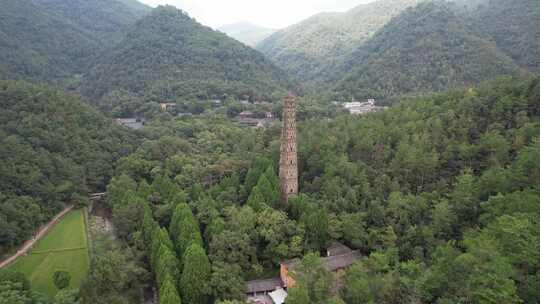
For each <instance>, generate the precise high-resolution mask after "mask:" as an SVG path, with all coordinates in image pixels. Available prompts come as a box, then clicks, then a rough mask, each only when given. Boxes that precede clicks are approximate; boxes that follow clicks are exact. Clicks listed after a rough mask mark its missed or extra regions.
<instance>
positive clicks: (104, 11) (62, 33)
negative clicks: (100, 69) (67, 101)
mask: <svg viewBox="0 0 540 304" xmlns="http://www.w3.org/2000/svg"><path fill="white" fill-rule="evenodd" d="M125 3H130V4H129V5H126V4H125ZM0 7H1V8H2V9H1V10H0V78H2V79H24V80H28V81H33V82H49V83H55V84H63V82H65V81H68V79H69V78H71V77H73V75H76V74H81V73H83V72H85V68H86V67H87V66H88V64H89V62H91V61H92V60H91V59H92V58H94V57H96V56H98V54H100V52H101V50H102V48H103V45H104V44H106V43H109V42H110V41H111V40H112V39H114V35H116V34H117V33H119V32H120V31H122V30H123V29H124V27H125V26H127V25H129V24H131V23H133V22H134V21H135V20H136V19H138V18H139V17H141V16H142V15H143V14H144V13H145V11H146V10H148V9H149V8H147V7H146V6H144V5H142V4H137V2H136V1H131V0H130V1H124V2H119V1H117V0H94V1H82V0H75V1H61V0H17V1H12V0H1V1H0Z"/></svg>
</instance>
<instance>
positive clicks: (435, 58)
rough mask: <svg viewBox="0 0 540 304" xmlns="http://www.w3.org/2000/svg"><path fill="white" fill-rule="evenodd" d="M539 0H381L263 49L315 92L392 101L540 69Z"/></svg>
mask: <svg viewBox="0 0 540 304" xmlns="http://www.w3.org/2000/svg"><path fill="white" fill-rule="evenodd" d="M538 10H539V5H538V2H537V1H534V0H533V1H520V2H519V4H518V5H514V4H513V3H512V2H511V1H505V0H496V1H487V0H478V1H460V0H454V1H388V0H381V1H375V2H373V3H371V4H366V5H362V6H359V7H358V8H356V9H353V10H351V11H349V12H347V13H328V14H320V15H317V16H314V17H312V18H309V19H307V20H305V21H303V22H301V23H299V24H297V25H294V26H291V27H289V28H287V29H285V30H281V31H278V32H277V33H275V34H274V35H272V36H271V37H269V38H267V39H266V40H265V41H263V42H262V43H261V44H259V46H258V49H259V50H261V51H262V52H263V53H264V54H266V55H267V56H269V57H270V58H272V59H273V60H274V62H276V64H277V65H278V66H280V67H282V68H283V69H285V70H287V71H288V72H290V73H291V74H293V75H296V76H297V77H298V78H299V79H301V80H302V83H303V84H304V85H305V86H306V87H307V88H308V89H310V90H314V91H318V92H319V94H323V93H325V92H327V91H334V93H335V96H336V98H344V99H350V98H351V96H355V97H357V98H366V97H379V98H388V97H392V96H398V95H402V94H409V93H412V92H413V93H416V94H417V93H419V91H426V92H429V91H433V90H437V91H440V90H445V89H448V88H455V87H460V86H470V85H473V84H476V83H478V82H480V81H482V80H486V79H491V78H493V77H494V76H497V75H501V74H512V73H515V72H518V71H520V68H521V71H520V72H537V71H538V67H537V66H538V59H537V58H538V57H539V54H538V49H539V48H538V47H536V44H537V41H539V40H540V39H539V38H540V32H539V31H538V28H540V24H539V23H538V20H540V18H538Z"/></svg>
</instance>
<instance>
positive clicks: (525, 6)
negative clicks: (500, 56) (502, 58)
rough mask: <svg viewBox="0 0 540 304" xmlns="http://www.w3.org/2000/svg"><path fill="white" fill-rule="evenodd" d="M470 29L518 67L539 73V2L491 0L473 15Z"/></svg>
mask: <svg viewBox="0 0 540 304" xmlns="http://www.w3.org/2000/svg"><path fill="white" fill-rule="evenodd" d="M473 20H474V21H473V23H472V26H473V28H476V29H478V30H479V32H480V33H481V34H483V35H484V36H485V37H486V38H488V39H491V40H492V41H494V42H495V43H496V44H497V47H498V48H499V49H501V50H502V51H503V52H505V53H506V54H507V55H508V56H510V57H512V58H513V59H514V60H515V61H516V62H517V63H518V64H519V65H520V66H521V67H523V68H526V69H529V70H531V71H534V72H540V2H539V1H536V0H520V1H505V0H491V1H489V4H488V5H487V4H486V5H483V6H481V7H480V8H479V9H478V10H477V11H476V12H475V13H473Z"/></svg>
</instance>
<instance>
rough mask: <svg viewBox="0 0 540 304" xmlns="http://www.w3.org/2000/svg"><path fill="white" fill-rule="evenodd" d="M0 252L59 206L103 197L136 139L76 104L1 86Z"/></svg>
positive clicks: (35, 89)
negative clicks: (93, 194)
mask: <svg viewBox="0 0 540 304" xmlns="http://www.w3.org/2000/svg"><path fill="white" fill-rule="evenodd" d="M0 106H1V109H2V110H1V111H0V159H1V163H2V166H1V167H0V253H2V254H3V253H5V251H6V250H7V249H10V248H11V247H12V246H15V245H18V244H19V243H20V242H21V241H23V240H25V239H27V238H28V237H29V236H30V235H31V234H32V232H33V231H34V229H35V228H37V227H38V225H39V224H41V223H43V222H44V221H46V220H48V219H49V218H50V217H52V216H53V215H54V214H55V213H56V212H58V211H59V210H60V209H61V208H62V207H63V205H64V204H65V203H75V204H78V203H80V204H84V203H85V202H86V200H87V194H88V193H89V192H94V191H99V190H101V191H103V190H104V188H105V186H106V184H107V183H108V181H109V179H110V177H111V176H112V175H113V171H114V166H115V163H116V160H117V159H119V158H120V157H122V156H125V155H126V154H128V153H130V151H131V150H132V147H133V145H134V144H135V142H136V138H135V137H134V136H133V135H132V134H129V133H128V132H127V131H125V130H122V129H120V127H117V126H116V125H114V124H113V122H112V120H111V119H109V118H106V117H105V116H104V115H103V114H101V113H99V112H98V111H96V110H94V109H92V108H91V107H90V106H88V105H86V104H84V103H83V102H82V101H80V100H79V99H78V98H76V97H73V96H69V95H65V94H64V93H62V92H60V91H57V90H52V89H49V88H46V87H42V86H33V85H30V84H27V83H25V82H15V81H1V82H0Z"/></svg>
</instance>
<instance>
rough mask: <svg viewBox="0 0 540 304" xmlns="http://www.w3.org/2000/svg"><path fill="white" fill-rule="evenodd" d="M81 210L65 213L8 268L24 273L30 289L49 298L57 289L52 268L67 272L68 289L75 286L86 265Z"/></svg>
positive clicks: (86, 251)
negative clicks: (27, 251) (31, 247)
mask: <svg viewBox="0 0 540 304" xmlns="http://www.w3.org/2000/svg"><path fill="white" fill-rule="evenodd" d="M83 216H84V215H83V212H82V211H81V210H75V211H71V212H70V213H68V214H67V215H66V216H64V218H62V219H61V220H60V222H59V223H57V224H56V225H55V226H54V227H53V228H52V229H51V230H50V231H49V232H48V233H47V235H46V236H45V237H43V239H41V240H40V241H39V242H38V243H37V244H36V246H34V248H33V249H32V250H31V251H30V252H29V254H28V255H27V256H24V257H21V258H19V259H18V260H17V261H16V262H15V263H14V264H13V266H11V267H10V268H11V269H12V270H14V271H20V272H22V273H24V274H25V275H26V276H27V278H28V279H29V280H30V283H31V285H32V289H33V290H35V291H39V292H42V293H45V294H47V295H49V296H50V297H53V296H54V295H55V294H56V293H57V292H58V289H57V288H56V287H55V286H54V283H53V279H52V277H53V274H54V272H55V271H58V270H63V271H67V272H69V274H70V275H71V282H70V286H69V287H68V288H78V287H79V286H80V284H81V281H82V280H83V279H84V277H85V276H86V274H87V272H88V268H89V263H90V262H89V255H88V247H87V239H86V238H87V236H86V228H85V222H84V217H83Z"/></svg>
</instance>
